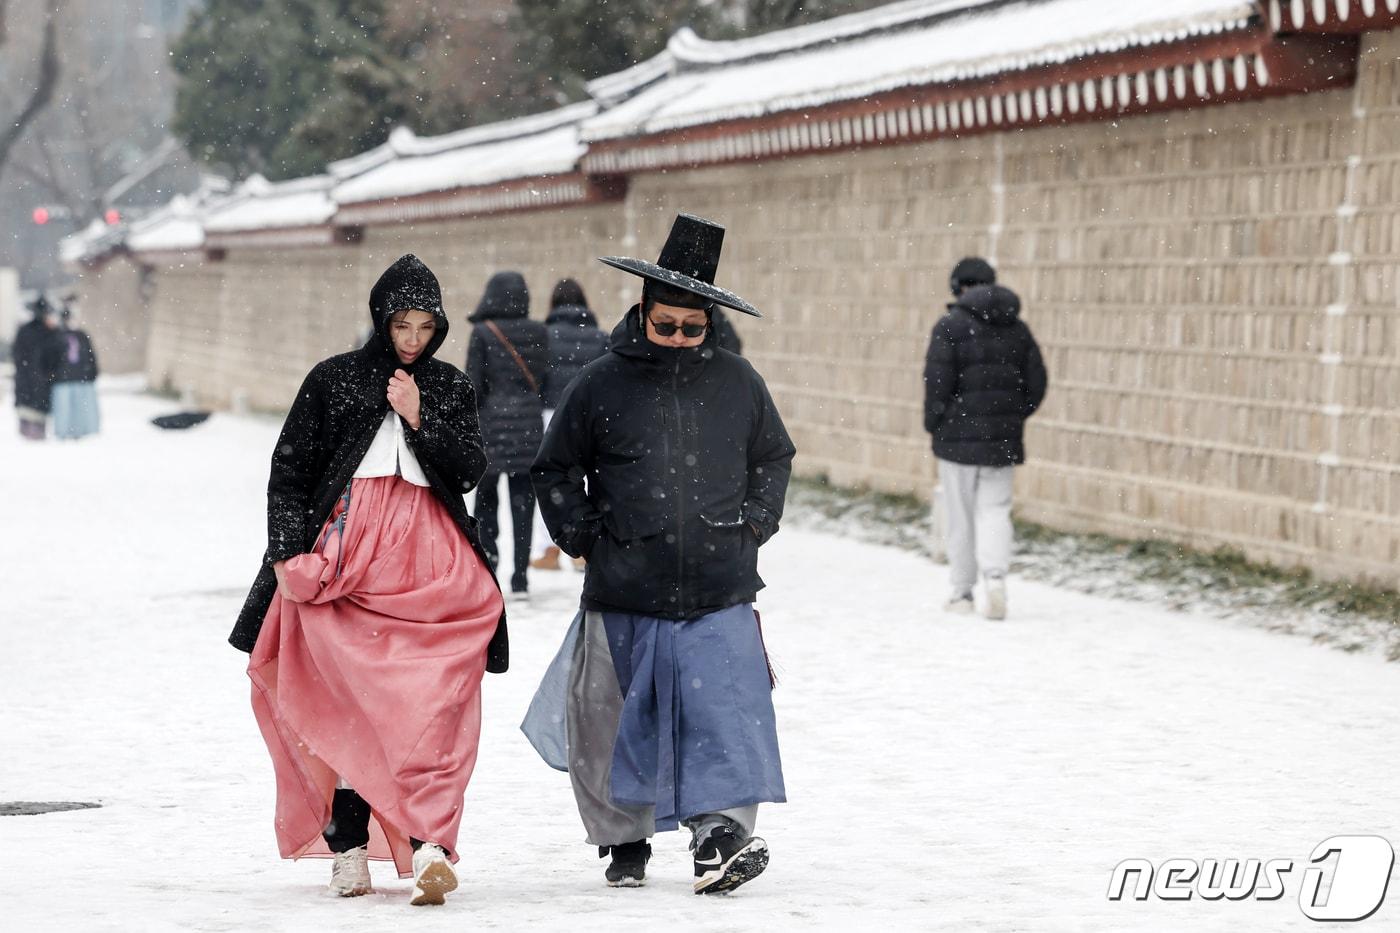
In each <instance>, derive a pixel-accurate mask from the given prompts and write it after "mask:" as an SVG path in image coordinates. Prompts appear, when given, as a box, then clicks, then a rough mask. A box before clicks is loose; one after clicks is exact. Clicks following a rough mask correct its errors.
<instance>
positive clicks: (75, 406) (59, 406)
mask: <svg viewBox="0 0 1400 933" xmlns="http://www.w3.org/2000/svg"><path fill="white" fill-rule="evenodd" d="M50 408H51V412H50V413H51V416H52V417H53V436H54V437H57V438H62V439H66V440H73V439H75V438H79V437H87V436H88V435H89V434H96V433H97V431H98V429H99V428H100V427H101V416H100V415H99V414H98V410H97V384H96V383H93V382H56V383H54V387H53V396H52V402H51V405H50Z"/></svg>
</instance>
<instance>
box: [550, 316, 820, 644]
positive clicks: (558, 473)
mask: <svg viewBox="0 0 1400 933" xmlns="http://www.w3.org/2000/svg"><path fill="white" fill-rule="evenodd" d="M608 349H609V351H610V352H609V353H608V354H607V355H605V356H603V357H601V358H600V359H597V360H595V361H593V362H592V363H590V364H588V366H586V367H584V370H583V372H581V373H580V374H579V376H578V378H577V379H575V380H574V381H573V382H572V383H570V385H569V387H568V388H567V389H565V391H564V397H563V398H562V399H561V400H560V403H559V407H558V408H557V409H556V410H555V412H554V419H553V420H552V421H551V422H550V424H549V429H548V430H547V431H546V432H545V438H544V443H543V444H542V445H541V447H540V452H539V456H538V457H536V459H535V464H534V467H533V469H532V470H531V477H532V479H533V480H534V484H535V492H536V495H537V496H538V499H539V503H540V511H541V512H542V513H543V515H544V520H545V524H546V525H547V526H548V527H549V532H550V535H551V536H552V537H553V538H554V541H555V542H556V543H557V544H558V545H559V546H560V547H561V548H562V549H563V550H564V551H566V552H567V553H569V554H571V555H573V556H575V557H587V558H588V568H587V570H586V572H585V576H584V581H583V599H582V605H583V608H585V609H593V610H600V611H614V612H633V613H642V614H645V615H649V616H655V617H658V618H663V619H694V618H698V617H700V616H702V615H705V614H707V613H710V612H714V611H717V610H720V609H725V608H728V607H729V606H733V605H737V604H739V603H745V602H752V601H753V599H754V597H755V595H756V594H757V593H758V591H759V590H760V589H762V588H763V580H762V579H760V578H759V576H758V548H759V545H761V544H762V543H763V542H765V541H767V540H768V538H770V537H771V536H772V535H773V534H774V533H775V532H776V531H777V530H778V520H779V519H780V518H781V517H782V513H783V500H784V498H785V497H786V495H787V485H788V477H789V475H790V474H791V472H792V458H793V455H794V454H795V453H796V448H795V447H794V446H793V443H792V440H791V438H789V437H788V433H787V430H786V429H785V428H784V427H783V421H782V418H781V417H779V415H778V410H777V407H776V406H775V405H774V404H773V399H772V396H770V395H769V394H768V388H767V386H765V385H764V383H763V379H762V378H761V377H760V376H759V375H758V373H757V372H756V371H755V370H754V368H753V366H752V365H750V364H749V362H748V361H747V360H745V359H743V358H742V357H740V356H736V355H734V354H733V353H730V352H729V351H727V350H721V349H719V347H718V346H717V338H716V336H715V334H714V331H713V329H712V330H711V331H710V333H709V335H708V336H707V337H706V338H705V341H704V343H702V344H701V345H700V346H698V347H691V348H673V347H663V346H660V345H658V344H654V343H652V342H650V341H649V340H647V338H646V336H645V335H644V334H643V333H642V329H641V313H640V310H639V308H638V306H635V305H634V306H633V307H632V309H631V310H630V311H628V312H627V316H626V317H624V318H623V320H622V322H621V323H619V324H618V325H617V327H616V328H614V329H613V332H612V336H611V338H610V340H609V345H608Z"/></svg>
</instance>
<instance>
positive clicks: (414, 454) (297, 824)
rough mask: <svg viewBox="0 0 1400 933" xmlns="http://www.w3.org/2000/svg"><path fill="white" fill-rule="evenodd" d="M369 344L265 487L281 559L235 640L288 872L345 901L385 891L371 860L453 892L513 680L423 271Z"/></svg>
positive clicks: (378, 317)
mask: <svg viewBox="0 0 1400 933" xmlns="http://www.w3.org/2000/svg"><path fill="white" fill-rule="evenodd" d="M370 310H371V315H372V317H373V319H374V322H375V334H374V336H373V337H371V338H370V340H369V342H368V343H366V345H365V346H364V347H363V348H361V349H360V350H357V351H354V352H352V353H346V354H342V355H340V356H337V357H332V358H331V359H329V360H325V361H323V362H322V363H320V364H318V365H317V366H316V367H315V368H314V369H313V370H312V371H311V374H310V375H309V376H308V377H307V379H306V382H305V383H304V384H303V386H302V388H301V391H300V392H299V393H298V395H297V399H296V401H295V402H294V404H293V406H292V410H291V412H290V413H289V414H288V416H287V421H286V424H285V425H284V426H283V429H282V434H281V436H280V437H279V438H278V442H277V448H276V450H275V451H274V453H273V458H272V475H271V479H270V481H269V484H268V542H269V543H268V550H267V554H266V555H265V556H264V565H263V569H262V572H261V573H260V574H259V577H258V580H257V582H255V583H254V586H253V589H252V592H250V594H249V597H248V602H247V604H246V605H245V607H244V611H243V614H242V615H241V616H240V618H239V622H238V625H237V627H236V628H235V629H234V632H233V635H232V636H231V637H230V641H231V642H232V643H233V644H234V645H235V646H236V647H239V648H242V649H243V650H246V651H250V652H251V657H250V659H249V664H248V676H249V677H250V678H251V679H252V682H253V711H254V714H255V716H256V717H257V721H258V726H259V728H260V729H261V731H262V735H263V738H264V739H265V740H266V742H267V747H268V751H269V752H270V754H271V756H272V762H273V767H274V771H275V774H276V786H277V807H276V830H277V841H278V847H279V849H280V850H281V853H282V855H283V857H286V858H301V857H303V856H321V857H332V858H333V859H334V864H333V866H332V876H331V890H332V891H333V892H334V893H336V894H339V895H342V896H356V895H360V894H365V893H367V892H368V891H370V890H371V884H370V877H369V866H368V862H369V860H370V859H392V860H393V861H394V863H395V866H396V867H397V869H398V872H399V875H400V877H409V876H412V877H413V879H414V891H413V896H412V903H413V904H441V903H443V900H444V896H445V895H446V894H447V892H449V891H451V890H454V889H455V888H456V887H457V877H456V872H455V870H454V869H453V867H452V865H453V863H455V862H457V860H458V854H457V835H458V829H459V827H460V825H461V820H462V806H463V796H464V793H465V791H466V787H467V782H468V781H469V780H470V778H471V774H472V769H473V767H474V765H475V763H476V752H477V744H478V741H479V739H480V734H481V682H482V676H483V673H484V672H485V671H487V670H492V671H503V670H505V667H506V629H505V617H504V611H503V601H502V597H501V591H500V588H499V586H498V585H497V583H496V580H495V577H494V576H493V574H492V573H491V571H490V569H489V567H488V565H487V563H486V561H485V559H484V556H483V554H482V552H481V546H480V543H479V541H478V540H477V538H476V533H475V524H474V522H473V521H472V520H471V519H470V518H469V517H468V516H467V512H466V508H465V504H464V502H463V494H464V493H465V492H466V491H468V490H470V489H471V487H472V486H474V485H475V483H476V482H477V480H478V479H479V478H480V477H481V475H482V473H483V472H484V471H485V468H486V460H485V455H484V454H483V453H482V446H481V436H480V431H479V429H478V427H477V421H476V401H475V397H474V393H473V389H472V386H471V383H470V381H469V380H468V379H467V378H466V377H465V376H464V375H463V374H462V373H461V372H460V371H458V370H456V369H455V368H454V367H452V366H451V365H449V364H447V363H443V362H439V361H438V360H435V359H433V353H434V352H435V351H436V350H437V348H438V347H439V346H441V344H442V342H443V340H444V339H445V337H446V335H447V327H448V325H447V318H446V316H445V314H444V313H443V311H442V303H441V293H440V291H439V289H438V285H437V280H436V278H434V277H433V275H432V273H431V272H430V271H429V270H428V268H427V267H426V266H424V265H423V264H422V263H421V262H420V261H419V260H418V259H417V258H416V257H413V256H405V257H403V258H402V259H400V260H399V261H398V262H396V263H395V264H394V265H393V266H391V267H390V268H389V270H388V271H386V272H385V273H384V275H383V276H382V277H381V278H380V280H379V283H378V284H376V285H375V288H374V290H373V291H372V292H371V295H370Z"/></svg>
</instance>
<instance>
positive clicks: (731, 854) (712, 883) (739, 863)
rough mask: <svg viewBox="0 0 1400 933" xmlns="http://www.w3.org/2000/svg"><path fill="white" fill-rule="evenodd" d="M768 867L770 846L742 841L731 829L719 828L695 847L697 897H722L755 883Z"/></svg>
mask: <svg viewBox="0 0 1400 933" xmlns="http://www.w3.org/2000/svg"><path fill="white" fill-rule="evenodd" d="M767 867H768V843H766V842H764V841H763V840H762V839H759V838H758V837H757V836H754V837H752V838H750V839H743V838H741V837H740V836H739V834H738V833H736V832H735V830H734V827H732V826H717V827H715V828H714V829H712V830H710V834H709V835H708V836H706V837H705V839H704V841H702V842H700V843H699V844H698V845H696V847H695V893H696V894H723V893H724V892H726V891H733V890H734V889H735V888H737V887H738V886H739V885H741V884H744V883H745V882H748V881H752V880H753V879H755V878H757V877H758V876H759V875H761V874H762V873H763V869H765V868H767Z"/></svg>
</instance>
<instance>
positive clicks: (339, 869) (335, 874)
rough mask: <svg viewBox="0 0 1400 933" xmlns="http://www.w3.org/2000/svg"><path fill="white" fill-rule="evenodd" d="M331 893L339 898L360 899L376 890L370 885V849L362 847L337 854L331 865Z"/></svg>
mask: <svg viewBox="0 0 1400 933" xmlns="http://www.w3.org/2000/svg"><path fill="white" fill-rule="evenodd" d="M330 887H331V893H332V894H334V895H336V896H338V897H359V896H360V895H362V894H368V893H369V892H371V891H373V890H374V888H372V887H370V883H369V849H368V848H366V847H365V846H360V847H359V848H358V849H351V850H350V851H348V852H337V853H336V854H335V862H334V864H332V865H331V886H330Z"/></svg>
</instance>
